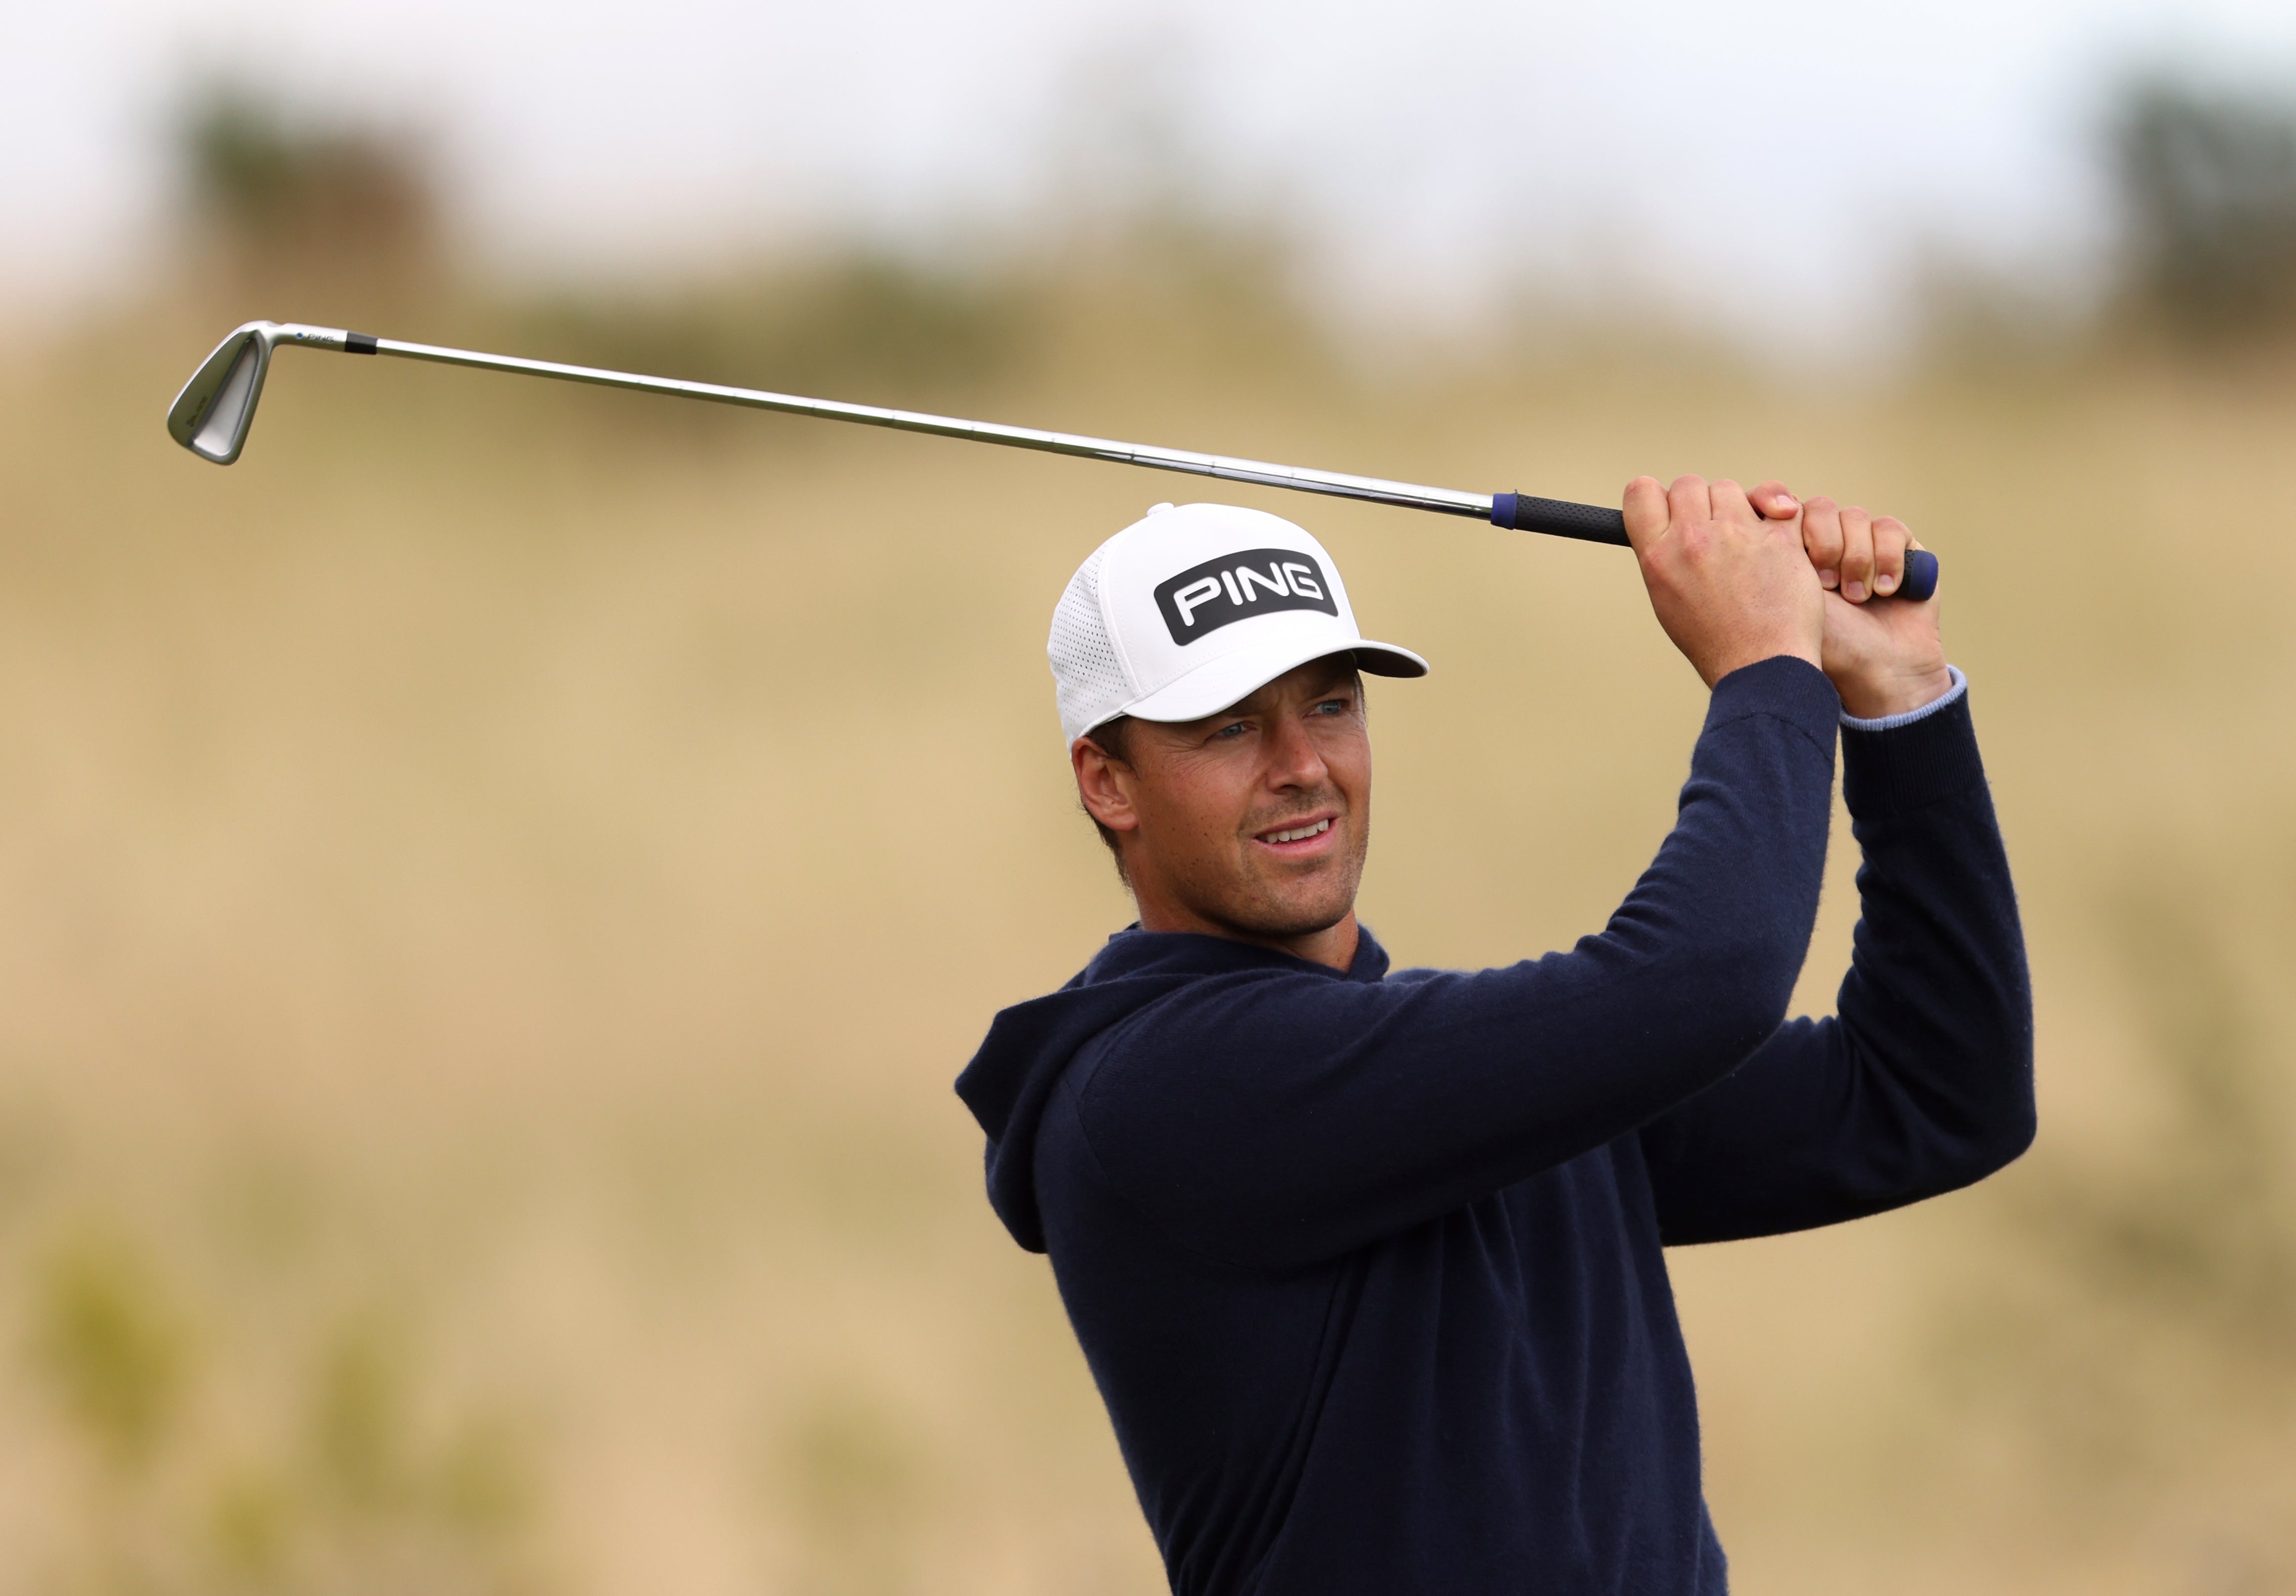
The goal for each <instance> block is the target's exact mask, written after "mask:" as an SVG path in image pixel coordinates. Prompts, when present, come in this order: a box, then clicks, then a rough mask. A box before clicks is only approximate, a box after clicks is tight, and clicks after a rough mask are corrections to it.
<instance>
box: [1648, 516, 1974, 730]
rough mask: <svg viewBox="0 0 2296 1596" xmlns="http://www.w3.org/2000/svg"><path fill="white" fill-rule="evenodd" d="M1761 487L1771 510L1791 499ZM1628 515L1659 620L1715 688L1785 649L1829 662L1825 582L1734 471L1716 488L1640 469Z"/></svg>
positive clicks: (1782, 523) (1798, 531) (1795, 535)
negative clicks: (1750, 499) (1670, 480)
mask: <svg viewBox="0 0 2296 1596" xmlns="http://www.w3.org/2000/svg"><path fill="white" fill-rule="evenodd" d="M1764 490H1767V496H1768V500H1769V502H1767V503H1764V505H1763V508H1764V510H1765V511H1769V510H1772V509H1773V507H1774V505H1775V504H1776V503H1777V502H1778V501H1780V500H1785V499H1790V495H1785V494H1784V492H1783V490H1782V489H1778V488H1777V487H1775V485H1774V484H1768V483H1765V484H1764V485H1763V488H1761V489H1757V490H1756V491H1757V493H1758V495H1760V494H1763V493H1764ZM1626 519H1627V537H1628V541H1629V542H1630V543H1632V544H1634V547H1635V555H1636V559H1638V560H1639V561H1641V562H1642V568H1643V583H1644V585H1645V586H1646V587H1648V588H1649V589H1650V596H1651V608H1652V610H1655V611H1656V612H1657V614H1658V624H1659V625H1660V626H1663V627H1664V628H1665V629H1666V634H1667V635H1668V636H1669V638H1671V639H1673V640H1674V646H1675V647H1677V648H1678V649H1680V650H1681V651H1682V652H1683V655H1684V657H1685V659H1688V660H1689V661H1690V663H1691V667H1692V668H1693V669H1694V670H1696V671H1697V672H1698V675H1699V678H1700V680H1702V681H1703V682H1704V683H1706V684H1707V685H1708V686H1709V687H1711V686H1713V685H1714V683H1717V682H1718V681H1720V680H1721V679H1722V678H1723V677H1725V676H1726V675H1729V674H1730V673H1731V672H1732V671H1734V670H1736V669H1738V668H1739V667H1742V666H1747V665H1753V664H1755V663H1757V662H1759V661H1760V660H1764V659H1774V658H1775V657H1776V656H1778V655H1780V654H1791V655H1792V656H1793V657H1794V658H1795V659H1807V660H1808V661H1809V662H1810V663H1811V664H1812V665H1818V666H1821V667H1822V665H1823V662H1824V658H1825V654H1824V647H1825V638H1826V635H1827V619H1826V605H1827V602H1828V600H1829V599H1830V598H1831V597H1832V595H1830V594H1828V593H1825V590H1824V589H1823V588H1821V587H1820V586H1819V585H1818V580H1817V572H1816V569H1815V568H1814V567H1813V566H1812V565H1811V563H1810V561H1809V559H1808V555H1807V554H1805V553H1804V552H1803V548H1802V528H1801V526H1800V521H1799V520H1797V519H1794V518H1792V516H1791V513H1790V512H1789V515H1788V517H1787V518H1785V519H1778V520H1772V519H1768V518H1767V517H1766V516H1764V515H1759V514H1757V513H1756V512H1755V511H1754V509H1753V507H1752V505H1751V504H1750V503H1747V499H1746V495H1745V493H1744V492H1743V490H1742V489H1741V488H1740V487H1738V485H1737V484H1736V483H1735V482H1732V481H1729V480H1727V479H1725V480H1723V481H1719V482H1717V483H1714V484H1713V485H1712V486H1711V487H1710V486H1708V484H1707V481H1706V479H1704V478H1702V477H1677V478H1676V479H1675V481H1674V486H1673V487H1668V488H1661V487H1659V485H1658V480H1657V479H1656V478H1653V477H1637V478H1636V479H1634V480H1633V481H1632V482H1629V483H1628V484H1627V500H1626ZM1836 602H1838V601H1836ZM1844 607H1845V608H1847V606H1844ZM1908 608H1920V609H1928V608H1930V606H1928V605H1920V606H1908ZM1851 713H1852V714H1856V713H1857V711H1855V710H1852V711H1851Z"/></svg>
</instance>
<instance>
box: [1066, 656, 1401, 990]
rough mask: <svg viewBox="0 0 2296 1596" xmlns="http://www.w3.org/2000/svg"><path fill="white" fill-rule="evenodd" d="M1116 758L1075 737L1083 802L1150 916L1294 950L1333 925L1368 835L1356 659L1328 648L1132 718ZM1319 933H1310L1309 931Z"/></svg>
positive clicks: (1350, 895)
mask: <svg viewBox="0 0 2296 1596" xmlns="http://www.w3.org/2000/svg"><path fill="white" fill-rule="evenodd" d="M1124 749H1125V754H1126V758H1125V759H1124V760H1121V761H1119V760H1117V759H1114V758H1111V757H1109V756H1108V755H1107V754H1106V753H1105V752H1103V750H1102V749H1100V748H1099V747H1098V746H1097V745H1095V744H1094V743H1093V742H1092V741H1090V740H1089V739H1087V740H1085V741H1080V742H1078V744H1077V746H1076V748H1075V749H1074V750H1073V755H1072V757H1073V761H1074V763H1075V765H1076V771H1077V785H1078V790H1079V791H1080V792H1081V794H1082V795H1083V798H1084V801H1085V806H1086V807H1087V809H1088V810H1090V811H1091V812H1092V814H1093V815H1094V817H1095V819H1097V820H1099V821H1100V823H1102V824H1103V825H1105V826H1107V827H1108V828H1109V829H1110V830H1111V831H1115V832H1116V833H1117V834H1118V836H1119V841H1120V844H1121V847H1122V848H1123V857H1124V867H1125V874H1126V876H1127V878H1128V880H1129V881H1130V882H1131V886H1132V891H1133V896H1134V897H1135V898H1136V900H1137V901H1138V903H1139V905H1140V913H1141V923H1142V924H1143V925H1144V926H1145V927H1147V929H1151V930H1197V931H1206V932H1210V933H1211V934H1213V935H1215V936H1226V937H1241V938H1242V939H1244V940H1247V941H1252V942H1261V943H1267V944H1271V945H1279V946H1283V947H1286V948H1287V949H1289V950H1291V951H1294V952H1301V953H1302V955H1303V956H1306V957H1316V958H1320V957H1324V953H1323V952H1318V951H1306V950H1305V945H1306V944H1308V943H1310V942H1315V941H1316V938H1317V934H1318V933H1323V932H1328V931H1332V930H1333V929H1335V928H1341V927H1342V926H1344V929H1345V933H1346V934H1345V937H1344V941H1345V943H1346V946H1345V948H1343V949H1339V950H1337V951H1338V952H1339V954H1341V957H1342V958H1343V957H1344V956H1346V955H1348V954H1352V952H1353V948H1354V940H1355V938H1354V935H1353V925H1354V922H1353V920H1352V915H1353V912H1354V909H1355V899H1356V887H1357V882H1359V881H1360V880H1362V878H1363V866H1364V855H1365V851H1366V850H1367V849H1368V847H1369V846H1370V842H1371V736H1370V732H1369V729H1368V727H1367V726H1366V724H1365V719H1364V703H1363V686H1362V682H1361V679H1360V678H1359V677H1358V676H1357V675H1356V669H1355V663H1354V661H1353V660H1352V659H1350V658H1349V656H1347V655H1345V654H1338V655H1333V656H1332V657H1330V658H1328V659H1317V660H1315V661H1312V662H1310V663H1309V664H1307V665H1303V666H1300V667H1299V668H1298V669H1296V670H1293V671H1292V672H1290V673H1288V674H1287V675H1283V676H1279V677H1278V678H1276V679H1275V681H1273V682H1270V683H1268V684H1267V686H1265V687H1263V688H1261V689H1260V690H1259V692H1255V693H1253V694H1252V695H1251V697H1250V698H1248V699H1245V700H1243V701H1242V702H1241V703H1238V704H1235V705H1233V706H1231V707H1230V708H1227V709H1226V710H1223V711H1222V712H1221V713H1219V714H1218V715H1214V716H1207V717H1206V718H1204V719H1202V720H1199V721H1188V722H1185V723H1177V724H1166V723H1160V722H1155V721H1139V720H1136V721H1133V722H1131V723H1129V724H1128V725H1127V726H1126V728H1125V738H1124ZM1318 946H1319V947H1320V946H1321V945H1320V944H1318Z"/></svg>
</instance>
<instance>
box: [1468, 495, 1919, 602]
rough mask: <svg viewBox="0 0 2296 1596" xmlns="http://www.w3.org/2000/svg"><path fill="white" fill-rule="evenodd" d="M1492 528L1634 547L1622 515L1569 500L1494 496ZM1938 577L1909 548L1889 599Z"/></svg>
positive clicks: (1913, 596)
mask: <svg viewBox="0 0 2296 1596" xmlns="http://www.w3.org/2000/svg"><path fill="white" fill-rule="evenodd" d="M1491 525H1493V526H1494V527H1510V528H1513V529H1514V530H1516V531H1518V532H1544V533H1546V535H1547V536H1550V537H1576V538H1579V539H1581V540H1583V541H1585V542H1587V543H1609V544H1619V545H1620V547H1622V548H1623V547H1628V546H1631V545H1630V544H1628V540H1627V518H1626V517H1625V516H1624V515H1623V514H1621V513H1620V512H1618V511H1616V510H1606V509H1604V508H1603V506H1601V505H1600V504H1574V503H1571V502H1570V500H1568V499H1541V498H1535V497H1533V496H1532V495H1529V494H1527V493H1501V494H1493V495H1491ZM1938 574H1939V573H1938V557H1937V556H1936V555H1935V554H1932V553H1931V552H1929V551H1928V550H1927V549H1908V550H1907V551H1906V575H1905V580H1904V581H1902V582H1901V583H1899V584H1898V591H1897V592H1896V593H1893V594H1891V595H1890V596H1891V597H1893V598H1900V599H1910V600H1912V601H1913V602H1915V603H1916V604H1918V603H1920V602H1922V601H1923V600H1924V599H1927V598H1930V597H1931V596H1932V595H1933V594H1935V593H1936V592H1937V585H1938Z"/></svg>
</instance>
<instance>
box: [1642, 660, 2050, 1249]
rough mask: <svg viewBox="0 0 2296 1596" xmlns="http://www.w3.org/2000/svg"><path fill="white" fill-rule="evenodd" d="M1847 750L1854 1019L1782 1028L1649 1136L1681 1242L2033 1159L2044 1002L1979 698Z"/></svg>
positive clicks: (1946, 1183)
mask: <svg viewBox="0 0 2296 1596" xmlns="http://www.w3.org/2000/svg"><path fill="white" fill-rule="evenodd" d="M1842 743H1843V749H1842V771H1843V789H1844V793H1845V796H1846V797H1847V798H1848V801H1849V812H1850V818H1851V822H1852V830H1853V831H1854V833H1855V835H1856V837H1857V842H1858V845H1859V847H1860V848H1861V849H1862V850H1863V853H1864V862H1863V864H1862V865H1861V867H1860V869H1859V871H1858V872H1857V894H1858V902H1859V910H1860V918H1859V921H1858V924H1857V934H1856V938H1855V951H1854V953H1853V954H1852V957H1851V960H1850V966H1849V974H1848V976H1847V977H1846V978H1844V979H1843V981H1842V983H1841V993H1840V995H1839V998H1838V1001H1837V1003H1836V1005H1835V1007H1836V1015H1837V1017H1836V1018H1834V1019H1818V1020H1810V1019H1797V1020H1794V1021H1792V1022H1791V1023H1790V1024H1787V1025H1785V1026H1783V1027H1780V1028H1779V1030H1778V1031H1777V1033H1776V1034H1775V1035H1773V1036H1771V1037H1770V1038H1769V1040H1768V1041H1767V1042H1765V1043H1764V1044H1762V1046H1761V1047H1760V1048H1759V1050H1758V1051H1757V1052H1755V1053H1754V1055H1753V1056H1752V1057H1751V1058H1750V1059H1749V1060H1747V1061H1746V1062H1745V1064H1744V1065H1743V1067H1742V1068H1739V1069H1738V1070H1737V1071H1736V1072H1735V1073H1734V1074H1733V1075H1732V1076H1729V1078H1728V1079H1726V1080H1725V1081H1723V1082H1722V1083H1720V1084H1718V1085H1716V1086H1715V1087H1714V1088H1713V1089H1712V1090H1710V1091H1709V1092H1706V1093H1702V1094H1701V1095H1700V1096H1698V1097H1696V1098H1694V1099H1693V1100H1692V1101H1689V1102H1686V1103H1685V1104H1683V1105H1682V1106H1680V1107H1678V1108H1677V1109H1673V1110H1672V1111H1671V1112H1669V1113H1667V1114H1665V1115H1663V1116H1661V1117H1659V1118H1657V1119H1655V1120H1653V1121H1652V1123H1650V1124H1649V1125H1645V1126H1644V1128H1643V1131H1642V1143H1643V1150H1644V1158H1645V1161H1646V1163H1647V1164H1648V1166H1649V1168H1650V1173H1651V1183H1652V1192H1653V1195H1654V1197H1655V1199H1656V1204H1657V1208H1658V1215H1659V1224H1660V1230H1661V1234H1662V1235H1663V1237H1664V1239H1665V1240H1667V1241H1668V1242H1669V1243H1676V1242H1686V1241H1720V1240H1733V1239H1735V1238H1739V1237H1745V1236H1759V1235H1767V1234H1775V1233H1777V1232H1784V1231H1796V1230H1806V1229H1808V1228H1810V1227H1812V1226H1815V1225H1821V1224H1834V1223H1836V1222H1838V1221H1841V1220H1845V1219H1855V1218H1858V1217H1860V1216H1862V1215H1867V1214H1874V1213H1879V1212H1881V1211H1882V1210H1884V1209H1887V1208H1893V1207H1899V1206H1901V1205H1903V1204H1906V1203H1910V1202H1917V1201H1919V1200H1920V1199H1923V1198H1925V1197H1932V1196H1935V1195H1937V1194H1938V1193H1939V1192H1942V1191H1952V1190H1954V1189H1955V1188H1956V1187H1959V1186H1965V1185H1967V1184H1969V1183H1972V1182H1973V1181H1977V1180H1980V1179H1982V1178H1983V1177H1984V1176H1986V1175H1987V1174H1991V1173H1992V1172H1993V1171H1994V1170H1996V1169H1998V1168H2000V1167H2001V1166H2003V1165H2005V1164H2006V1163H2008V1162H2009V1161H2010V1160H2011V1159H2013V1158H2015V1157H2016V1156H2017V1155H2018V1154H2019V1153H2021V1152H2022V1151H2023V1150H2025V1148H2026V1146H2027V1145H2028V1144H2029V1143H2030V1142H2031V1141H2032V1137H2033V1127H2034V1109H2033V1011H2032V992H2031V986H2030V980H2029V978H2028V976H2027V973H2026V967H2025V945H2024V938H2023V935H2022V933H2021V930H2020V929H2019V925H2018V917H2017V900H2016V895H2015V893H2014V891H2013V888H2012V887H2011V884H2010V879H2009V862H2008V858H2007V856H2006V855H2005V852H2004V850H2003V847H2002V844H2001V832H2000V828H1999V827H1998V825H1997V823H1996V822H1995V819H1994V814H1993V802H1992V798H1991V797H1990V796H1989V793H1988V791H1987V790H1986V784H1985V773H1984V769H1983V766H1982V765H1981V764H1980V761H1979V758H1978V752H1977V735H1976V732H1975V730H1974V728H1973V726H1972V722H1971V719H1970V713H1969V704H1968V700H1967V699H1966V697H1965V696H1964V697H1963V698H1961V699H1960V700H1957V701H1956V702H1955V703H1953V704H1951V705H1949V706H1948V707H1946V708H1943V709H1941V710H1940V711H1939V713H1938V714H1935V715H1933V716H1924V717H1923V718H1921V719H1919V720H1917V721H1915V722H1913V723H1911V724H1899V725H1896V726H1892V727H1890V728H1889V729H1886V730H1878V731H1859V730H1854V729H1851V730H1845V731H1844V732H1843V733H1842Z"/></svg>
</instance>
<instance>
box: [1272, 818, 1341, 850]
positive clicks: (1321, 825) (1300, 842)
mask: <svg viewBox="0 0 2296 1596" xmlns="http://www.w3.org/2000/svg"><path fill="white" fill-rule="evenodd" d="M1336 818H1337V817H1336V816H1334V815H1330V814H1324V815H1319V816H1318V817H1316V819H1314V820H1302V821H1295V822H1294V823H1292V824H1291V825H1288V826H1278V827H1276V828H1275V830H1273V831H1258V832H1255V833H1253V840H1254V841H1256V842H1259V844H1261V845H1262V846H1264V847H1270V848H1273V849H1274V850H1275V851H1276V852H1277V853H1280V854H1312V853H1315V852H1316V851H1317V850H1318V849H1320V848H1322V847H1326V846H1328V844H1327V843H1326V841H1325V839H1327V838H1328V837H1330V835H1331V833H1332V822H1333V820H1334V819H1336Z"/></svg>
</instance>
